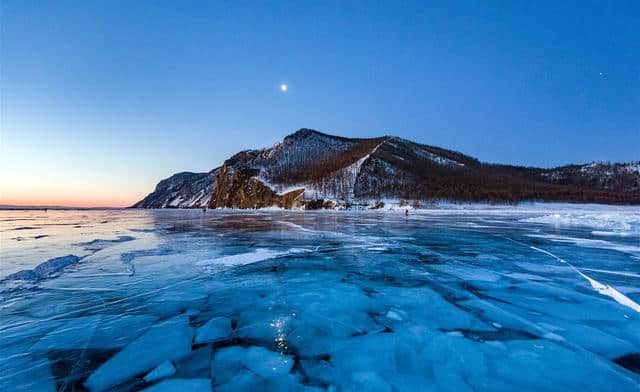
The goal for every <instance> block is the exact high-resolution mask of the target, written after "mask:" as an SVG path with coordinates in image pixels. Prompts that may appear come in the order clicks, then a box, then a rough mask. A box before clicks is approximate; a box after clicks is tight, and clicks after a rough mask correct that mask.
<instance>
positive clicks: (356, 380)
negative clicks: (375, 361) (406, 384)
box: [346, 372, 391, 392]
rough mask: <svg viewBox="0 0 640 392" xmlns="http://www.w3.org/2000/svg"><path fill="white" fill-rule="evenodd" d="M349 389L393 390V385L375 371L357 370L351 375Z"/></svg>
mask: <svg viewBox="0 0 640 392" xmlns="http://www.w3.org/2000/svg"><path fill="white" fill-rule="evenodd" d="M346 390H348V391H376V392H378V391H379V392H387V391H388V392H391V386H390V385H389V383H387V382H386V381H385V380H384V379H383V378H382V377H380V376H379V375H378V374H377V373H375V372H357V373H354V374H353V375H352V376H351V385H350V386H349V388H347V389H346Z"/></svg>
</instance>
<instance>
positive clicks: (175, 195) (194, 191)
mask: <svg viewBox="0 0 640 392" xmlns="http://www.w3.org/2000/svg"><path fill="white" fill-rule="evenodd" d="M217 176H218V169H214V170H212V171H211V172H209V173H191V172H182V173H178V174H174V175H172V176H171V177H169V178H166V179H164V180H162V181H160V182H159V183H158V185H157V186H156V189H155V190H154V191H153V192H152V193H150V194H149V195H148V196H147V197H145V198H144V199H142V200H140V201H139V202H137V203H136V204H135V205H133V207H134V208H192V207H205V206H207V204H208V203H209V200H210V199H211V194H212V193H213V188H214V186H215V182H216V179H217Z"/></svg>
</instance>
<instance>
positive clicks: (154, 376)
mask: <svg viewBox="0 0 640 392" xmlns="http://www.w3.org/2000/svg"><path fill="white" fill-rule="evenodd" d="M175 373H176V368H175V367H174V366H173V364H172V363H171V361H164V362H162V363H161V364H160V365H158V366H157V367H156V368H155V369H153V370H152V371H150V372H149V373H147V375H146V376H144V380H145V381H146V382H152V381H156V380H159V379H161V378H166V377H169V376H173V375H174V374H175Z"/></svg>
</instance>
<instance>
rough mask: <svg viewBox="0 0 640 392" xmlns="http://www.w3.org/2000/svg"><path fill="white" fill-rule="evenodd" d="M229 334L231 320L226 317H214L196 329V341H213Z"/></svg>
mask: <svg viewBox="0 0 640 392" xmlns="http://www.w3.org/2000/svg"><path fill="white" fill-rule="evenodd" d="M229 334H231V320H229V319H228V318H226V317H216V318H213V319H211V320H209V321H208V322H207V323H206V324H205V325H203V326H202V327H200V328H198V330H197V331H196V338H195V342H196V343H207V342H215V341H216V340H219V339H223V338H226V337H227V336H229Z"/></svg>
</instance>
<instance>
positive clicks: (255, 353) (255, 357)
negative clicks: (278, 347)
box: [245, 346, 293, 377]
mask: <svg viewBox="0 0 640 392" xmlns="http://www.w3.org/2000/svg"><path fill="white" fill-rule="evenodd" d="M245 366H246V367H248V368H249V369H251V370H252V371H254V372H255V373H256V374H258V375H260V376H262V377H272V376H280V375H283V374H287V373H289V371H290V370H291V368H292V367H293V358H291V357H289V356H287V355H284V354H280V353H276V352H274V351H271V350H267V349H266V348H264V347H256V346H253V347H249V349H248V350H247V353H246V358H245Z"/></svg>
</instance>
